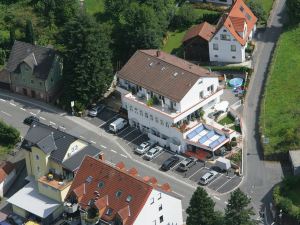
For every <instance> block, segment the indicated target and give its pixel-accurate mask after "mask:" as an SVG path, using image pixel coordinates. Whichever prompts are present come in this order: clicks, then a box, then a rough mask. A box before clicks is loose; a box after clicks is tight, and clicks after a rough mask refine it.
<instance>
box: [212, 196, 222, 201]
mask: <svg viewBox="0 0 300 225" xmlns="http://www.w3.org/2000/svg"><path fill="white" fill-rule="evenodd" d="M213 197H214V198H215V199H217V200H219V201H220V200H221V199H220V198H219V197H217V196H213Z"/></svg>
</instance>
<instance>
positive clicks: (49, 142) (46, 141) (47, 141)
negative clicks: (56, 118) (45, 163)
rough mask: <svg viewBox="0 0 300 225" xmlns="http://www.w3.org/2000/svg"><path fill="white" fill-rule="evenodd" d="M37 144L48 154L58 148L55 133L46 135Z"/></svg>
mask: <svg viewBox="0 0 300 225" xmlns="http://www.w3.org/2000/svg"><path fill="white" fill-rule="evenodd" d="M36 145H37V146H38V147H39V148H40V149H41V150H42V151H43V152H44V153H45V154H48V153H50V152H52V151H54V150H56V149H57V147H56V145H55V141H54V137H53V133H51V134H49V135H48V136H46V137H44V138H43V139H42V140H40V141H39V142H38V143H36Z"/></svg>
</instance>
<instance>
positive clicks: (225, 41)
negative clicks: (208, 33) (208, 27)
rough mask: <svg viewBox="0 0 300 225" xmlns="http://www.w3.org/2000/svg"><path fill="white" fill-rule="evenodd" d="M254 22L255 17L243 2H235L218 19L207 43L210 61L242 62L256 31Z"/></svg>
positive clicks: (238, 0)
mask: <svg viewBox="0 0 300 225" xmlns="http://www.w3.org/2000/svg"><path fill="white" fill-rule="evenodd" d="M256 22H257V18H256V16H255V15H254V14H253V13H252V12H251V10H250V9H249V7H248V6H247V5H246V4H245V3H244V2H243V0H236V2H235V3H234V4H233V6H232V7H231V9H230V11H229V13H226V14H223V16H222V17H221V18H220V20H219V22H218V24H217V25H216V32H215V34H214V35H213V36H212V38H211V39H210V41H209V58H210V61H212V62H214V61H216V62H232V63H240V62H244V61H245V59H246V58H245V50H246V48H247V44H248V41H249V40H251V39H252V36H253V33H254V32H255V30H256Z"/></svg>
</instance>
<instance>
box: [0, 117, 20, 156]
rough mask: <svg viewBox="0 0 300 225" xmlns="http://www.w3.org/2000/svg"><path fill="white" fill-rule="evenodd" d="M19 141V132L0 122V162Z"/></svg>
mask: <svg viewBox="0 0 300 225" xmlns="http://www.w3.org/2000/svg"><path fill="white" fill-rule="evenodd" d="M19 141H20V132H19V131H18V130H17V129H15V128H14V127H12V126H9V125H7V124H5V123H4V122H3V121H1V120H0V160H3V159H5V158H6V156H7V154H8V153H9V152H10V150H11V149H12V148H14V146H15V145H16V144H17V143H18V142H19Z"/></svg>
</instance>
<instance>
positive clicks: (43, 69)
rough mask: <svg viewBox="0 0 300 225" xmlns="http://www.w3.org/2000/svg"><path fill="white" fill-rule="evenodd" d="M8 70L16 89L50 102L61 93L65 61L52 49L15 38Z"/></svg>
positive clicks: (21, 92) (17, 91) (12, 86)
mask: <svg viewBox="0 0 300 225" xmlns="http://www.w3.org/2000/svg"><path fill="white" fill-rule="evenodd" d="M6 70H7V71H8V72H9V73H10V81H11V90H12V91H13V92H16V93H19V94H23V95H26V96H29V97H32V98H36V99H41V100H44V101H46V102H51V101H53V100H54V99H55V98H56V97H57V96H58V95H59V93H60V90H61V85H62V60H61V58H60V57H59V56H58V55H57V54H56V52H55V50H54V49H52V48H49V47H41V46H36V45H32V44H29V43H25V42H21V41H15V43H14V45H13V47H12V50H11V53H10V56H9V59H8V63H7V66H6Z"/></svg>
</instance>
